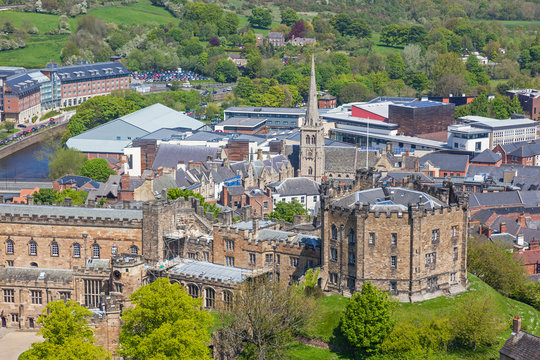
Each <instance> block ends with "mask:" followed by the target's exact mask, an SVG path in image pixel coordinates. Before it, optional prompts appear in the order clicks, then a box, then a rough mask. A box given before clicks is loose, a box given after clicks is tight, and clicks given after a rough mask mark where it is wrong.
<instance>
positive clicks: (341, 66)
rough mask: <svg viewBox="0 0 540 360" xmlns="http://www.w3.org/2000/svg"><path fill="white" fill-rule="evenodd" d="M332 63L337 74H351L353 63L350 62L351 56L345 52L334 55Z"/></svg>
mask: <svg viewBox="0 0 540 360" xmlns="http://www.w3.org/2000/svg"><path fill="white" fill-rule="evenodd" d="M332 65H334V70H335V72H336V74H350V73H351V65H350V64H349V58H348V56H347V55H345V54H341V53H336V54H334V56H333V57H332Z"/></svg>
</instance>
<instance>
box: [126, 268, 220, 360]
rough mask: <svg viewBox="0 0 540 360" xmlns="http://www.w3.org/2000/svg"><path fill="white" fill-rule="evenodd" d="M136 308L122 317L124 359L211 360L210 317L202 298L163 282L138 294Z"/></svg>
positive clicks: (138, 291) (134, 303) (165, 281)
mask: <svg viewBox="0 0 540 360" xmlns="http://www.w3.org/2000/svg"><path fill="white" fill-rule="evenodd" d="M130 300H131V302H132V303H133V305H135V307H134V308H131V309H127V310H126V311H124V313H123V315H122V321H123V323H124V325H123V326H122V329H121V331H120V344H121V345H122V346H121V350H119V354H120V355H121V356H123V357H124V359H129V360H142V359H154V360H158V359H159V360H165V359H209V358H210V351H209V348H208V346H207V343H208V342H209V340H210V336H209V331H208V330H209V327H210V325H211V324H212V318H211V316H210V314H209V313H208V312H207V311H205V310H202V309H201V308H202V298H195V299H194V298H192V297H191V296H189V295H188V294H187V292H186V291H185V290H184V288H182V286H180V284H178V283H174V284H171V283H170V282H169V279H167V278H160V279H158V280H156V281H155V282H153V283H151V284H149V285H146V286H143V287H141V288H139V289H138V290H137V291H135V292H134V293H133V294H132V295H131V296H130Z"/></svg>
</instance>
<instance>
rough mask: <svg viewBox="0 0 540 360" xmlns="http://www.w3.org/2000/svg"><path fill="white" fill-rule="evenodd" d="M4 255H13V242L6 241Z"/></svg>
mask: <svg viewBox="0 0 540 360" xmlns="http://www.w3.org/2000/svg"><path fill="white" fill-rule="evenodd" d="M6 254H8V255H13V254H15V243H14V242H13V240H9V239H8V241H6Z"/></svg>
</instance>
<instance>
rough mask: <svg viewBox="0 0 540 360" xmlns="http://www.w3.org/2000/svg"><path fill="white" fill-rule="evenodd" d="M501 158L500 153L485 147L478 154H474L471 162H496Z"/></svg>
mask: <svg viewBox="0 0 540 360" xmlns="http://www.w3.org/2000/svg"><path fill="white" fill-rule="evenodd" d="M501 158H502V155H501V154H499V153H495V152H493V151H491V150H490V149H486V150H484V151H482V152H481V153H480V154H478V155H476V156H475V157H474V158H473V159H472V160H471V163H473V162H476V163H484V164H496V163H497V162H499V161H500V160H501Z"/></svg>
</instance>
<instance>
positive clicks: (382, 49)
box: [371, 32, 403, 56]
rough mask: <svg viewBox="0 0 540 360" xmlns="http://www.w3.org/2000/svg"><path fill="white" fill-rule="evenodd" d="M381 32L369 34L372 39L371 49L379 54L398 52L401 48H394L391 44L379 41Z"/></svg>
mask: <svg viewBox="0 0 540 360" xmlns="http://www.w3.org/2000/svg"><path fill="white" fill-rule="evenodd" d="M380 38H381V34H379V33H377V32H374V33H373V34H372V35H371V40H373V44H374V45H373V51H374V52H375V53H377V54H380V55H384V56H386V55H389V54H392V53H396V52H400V51H401V50H403V48H395V47H391V46H385V45H383V44H382V43H381V42H380Z"/></svg>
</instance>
